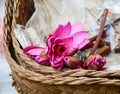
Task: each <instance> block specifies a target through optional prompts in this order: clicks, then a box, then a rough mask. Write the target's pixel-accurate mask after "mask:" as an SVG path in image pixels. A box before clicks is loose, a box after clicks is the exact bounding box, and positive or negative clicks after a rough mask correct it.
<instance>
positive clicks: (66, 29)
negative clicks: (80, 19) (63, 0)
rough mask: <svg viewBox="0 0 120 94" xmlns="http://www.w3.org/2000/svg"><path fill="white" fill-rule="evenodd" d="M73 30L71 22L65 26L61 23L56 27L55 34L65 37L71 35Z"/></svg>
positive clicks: (58, 36)
mask: <svg viewBox="0 0 120 94" xmlns="http://www.w3.org/2000/svg"><path fill="white" fill-rule="evenodd" d="M70 32H71V23H70V22H68V23H67V24H66V25H65V26H63V25H59V27H58V28H57V29H56V31H55V33H54V35H55V37H57V38H64V37H67V36H69V35H70Z"/></svg>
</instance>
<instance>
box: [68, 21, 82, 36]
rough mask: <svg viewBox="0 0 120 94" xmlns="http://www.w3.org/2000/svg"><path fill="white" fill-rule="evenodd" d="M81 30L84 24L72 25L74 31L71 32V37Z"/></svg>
mask: <svg viewBox="0 0 120 94" xmlns="http://www.w3.org/2000/svg"><path fill="white" fill-rule="evenodd" d="M81 30H82V24H81V23H76V24H74V25H72V31H71V33H70V35H73V34H75V33H77V32H79V31H81Z"/></svg>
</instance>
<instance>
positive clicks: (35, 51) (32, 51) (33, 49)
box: [23, 46, 45, 56]
mask: <svg viewBox="0 0 120 94" xmlns="http://www.w3.org/2000/svg"><path fill="white" fill-rule="evenodd" d="M23 51H24V53H25V54H29V55H35V56H36V55H40V53H41V52H42V51H45V48H42V47H37V46H28V47H26V48H24V49H23Z"/></svg>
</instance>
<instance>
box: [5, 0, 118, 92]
mask: <svg viewBox="0 0 120 94" xmlns="http://www.w3.org/2000/svg"><path fill="white" fill-rule="evenodd" d="M32 5H33V1H32V0H6V16H5V19H4V48H5V54H6V58H7V61H8V63H9V65H10V68H11V72H12V73H11V75H12V77H13V86H15V88H16V90H17V91H18V93H19V94H120V71H94V70H80V69H75V70H70V69H63V70H62V71H57V70H55V69H53V68H52V67H50V66H44V65H40V64H37V63H36V62H35V61H33V60H31V59H30V58H28V57H27V56H26V55H25V54H23V51H22V48H21V46H20V44H19V42H18V41H17V39H16V37H15V34H14V32H13V31H14V27H15V25H16V23H20V24H23V25H25V24H26V22H27V20H28V19H29V18H30V16H31V14H32V13H33V11H34V8H33V7H31V6H32ZM19 11H20V12H19Z"/></svg>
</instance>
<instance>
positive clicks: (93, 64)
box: [85, 54, 106, 70]
mask: <svg viewBox="0 0 120 94" xmlns="http://www.w3.org/2000/svg"><path fill="white" fill-rule="evenodd" d="M105 64H106V60H105V59H104V58H103V57H102V56H100V55H97V54H96V55H90V56H89V57H88V58H87V60H86V62H85V68H87V69H94V70H101V69H102V68H103V66H104V65H105Z"/></svg>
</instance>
